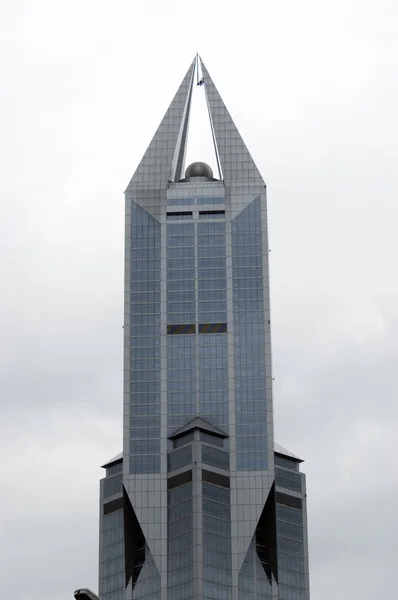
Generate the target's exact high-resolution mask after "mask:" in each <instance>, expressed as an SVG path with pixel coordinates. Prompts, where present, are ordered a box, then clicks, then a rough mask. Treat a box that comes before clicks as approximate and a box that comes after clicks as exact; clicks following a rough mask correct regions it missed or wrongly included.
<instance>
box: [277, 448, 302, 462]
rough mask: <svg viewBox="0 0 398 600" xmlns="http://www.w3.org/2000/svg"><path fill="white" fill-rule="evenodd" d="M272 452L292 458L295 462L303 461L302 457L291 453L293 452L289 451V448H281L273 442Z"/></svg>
mask: <svg viewBox="0 0 398 600" xmlns="http://www.w3.org/2000/svg"><path fill="white" fill-rule="evenodd" d="M274 452H275V454H280V455H281V456H285V457H287V458H292V459H293V460H295V461H296V462H304V460H303V459H302V458H300V457H299V456H297V455H296V454H293V452H290V450H287V449H286V448H283V447H282V446H280V445H279V444H274Z"/></svg>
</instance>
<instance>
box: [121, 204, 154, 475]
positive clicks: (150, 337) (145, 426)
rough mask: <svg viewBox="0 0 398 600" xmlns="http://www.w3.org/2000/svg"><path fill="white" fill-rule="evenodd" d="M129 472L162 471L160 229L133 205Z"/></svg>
mask: <svg viewBox="0 0 398 600" xmlns="http://www.w3.org/2000/svg"><path fill="white" fill-rule="evenodd" d="M131 223H132V225H131V240H129V243H130V244H131V259H130V263H131V264H130V267H131V271H130V299H131V301H130V310H131V314H130V320H131V325H130V334H131V339H132V340H134V343H133V344H132V351H131V356H130V373H131V375H130V428H131V429H130V472H131V473H156V472H159V470H160V224H159V223H158V221H156V219H154V218H153V217H151V216H150V215H149V214H148V213H147V212H146V211H145V210H143V208H141V207H140V206H138V205H137V204H136V203H135V202H132V203H131Z"/></svg>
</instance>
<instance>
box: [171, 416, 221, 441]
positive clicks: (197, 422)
mask: <svg viewBox="0 0 398 600" xmlns="http://www.w3.org/2000/svg"><path fill="white" fill-rule="evenodd" d="M195 429H199V430H200V431H204V432H206V433H210V434H211V435H214V436H216V437H220V438H226V437H228V436H227V434H226V433H224V432H223V431H222V430H221V429H218V427H214V425H212V424H211V423H209V422H208V421H205V419H202V417H195V418H194V419H192V420H191V421H189V422H188V423H186V424H185V425H184V426H183V427H180V428H179V429H177V430H176V431H175V432H174V433H172V434H171V435H170V436H169V439H170V440H175V439H177V438H179V437H181V436H182V435H185V434H186V433H189V432H190V431H194V430H195Z"/></svg>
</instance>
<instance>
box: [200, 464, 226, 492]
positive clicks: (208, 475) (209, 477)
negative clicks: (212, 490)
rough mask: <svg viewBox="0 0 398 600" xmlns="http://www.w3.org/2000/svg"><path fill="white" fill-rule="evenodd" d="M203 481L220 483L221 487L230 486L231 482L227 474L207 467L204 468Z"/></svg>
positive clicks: (214, 483)
mask: <svg viewBox="0 0 398 600" xmlns="http://www.w3.org/2000/svg"><path fill="white" fill-rule="evenodd" d="M202 481H206V482H207V483H212V484H213V485H219V486H220V487H224V488H229V486H230V482H229V477H227V476H226V475H220V474H219V473H214V472H213V471H208V470H207V469H202Z"/></svg>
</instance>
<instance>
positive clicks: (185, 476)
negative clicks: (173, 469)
mask: <svg viewBox="0 0 398 600" xmlns="http://www.w3.org/2000/svg"><path fill="white" fill-rule="evenodd" d="M191 481H192V469H190V470H189V471H184V472H183V473H179V474H178V475H174V476H173V477H169V478H168V479H167V489H168V490H172V489H174V488H176V487H179V486H180V485H185V484H186V483H190V482H191Z"/></svg>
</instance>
